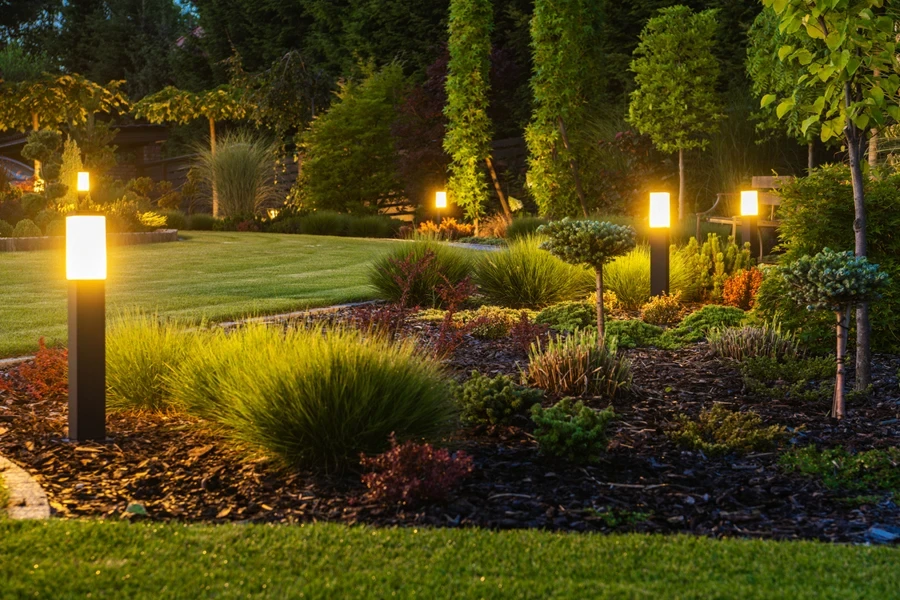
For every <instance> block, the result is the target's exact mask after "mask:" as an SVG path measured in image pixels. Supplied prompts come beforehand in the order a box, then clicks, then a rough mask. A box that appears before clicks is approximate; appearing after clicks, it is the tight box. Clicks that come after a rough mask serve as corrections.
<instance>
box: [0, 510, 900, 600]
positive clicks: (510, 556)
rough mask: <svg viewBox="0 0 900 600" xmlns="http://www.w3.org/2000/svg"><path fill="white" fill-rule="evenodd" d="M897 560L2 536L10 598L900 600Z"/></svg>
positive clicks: (195, 530)
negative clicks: (731, 599) (714, 599)
mask: <svg viewBox="0 0 900 600" xmlns="http://www.w3.org/2000/svg"><path fill="white" fill-rule="evenodd" d="M898 565H900V550H897V549H889V548H864V547H852V546H840V545H825V544H817V543H809V542H802V543H773V542H755V541H715V540H710V539H706V538H690V537H683V536H680V537H659V536H653V537H648V536H641V535H626V536H620V535H617V536H602V535H565V534H552V533H546V532H537V531H515V532H490V531H485V530H455V531H454V530H429V529H419V530H415V529H372V528H367V527H352V528H349V527H346V526H342V525H329V524H318V525H307V526H304V527H300V526H261V525H223V526H197V525H193V526H185V525H178V524H166V525H161V524H129V523H103V522H95V521H57V520H51V521H45V522H28V523H23V522H15V523H13V522H9V521H6V522H2V523H0V581H3V582H5V583H4V584H3V585H2V586H0V597H2V598H28V597H40V598H85V597H91V598H153V599H161V598H248V597H250V598H256V597H265V598H389V597H397V598H411V597H417V598H579V599H580V598H793V599H797V598H819V599H823V598H840V599H841V600H849V599H851V598H896V597H897V591H898V590H900V568H898Z"/></svg>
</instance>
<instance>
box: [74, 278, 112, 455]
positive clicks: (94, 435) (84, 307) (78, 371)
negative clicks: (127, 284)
mask: <svg viewBox="0 0 900 600" xmlns="http://www.w3.org/2000/svg"><path fill="white" fill-rule="evenodd" d="M69 439H70V440H73V441H79V442H80V441H86V440H95V441H103V440H105V439H106V282H105V281H70V282H69Z"/></svg>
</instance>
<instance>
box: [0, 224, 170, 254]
mask: <svg viewBox="0 0 900 600" xmlns="http://www.w3.org/2000/svg"><path fill="white" fill-rule="evenodd" d="M106 240H107V244H108V245H110V246H137V245H140V244H161V243H164V242H177V241H178V230H177V229H160V230H157V231H148V232H142V233H110V234H107V236H106ZM65 245H66V238H65V237H64V236H52V237H50V236H44V237H22V238H0V252H30V251H32V250H55V249H57V248H64V247H65Z"/></svg>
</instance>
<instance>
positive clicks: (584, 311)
mask: <svg viewBox="0 0 900 600" xmlns="http://www.w3.org/2000/svg"><path fill="white" fill-rule="evenodd" d="M535 323H543V324H544V325H549V326H550V327H552V328H553V329H556V330H558V331H575V330H576V329H586V328H588V327H595V326H596V323H597V306H596V305H594V304H592V303H590V302H558V303H556V304H554V305H552V306H548V307H547V308H545V309H544V310H542V311H541V312H539V313H538V316H537V317H536V318H535Z"/></svg>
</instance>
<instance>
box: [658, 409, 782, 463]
mask: <svg viewBox="0 0 900 600" xmlns="http://www.w3.org/2000/svg"><path fill="white" fill-rule="evenodd" d="M676 419H677V421H678V426H677V428H676V429H674V430H672V431H671V432H669V437H671V438H672V440H673V441H675V443H677V444H678V445H679V446H683V447H685V448H689V449H691V450H701V451H702V452H704V453H705V454H708V455H710V456H721V455H723V454H729V453H732V452H734V453H738V454H742V453H745V452H752V451H767V450H772V449H774V448H776V447H777V446H778V442H779V441H781V440H783V439H785V438H786V437H787V431H786V430H785V428H784V427H783V426H781V425H772V426H770V427H763V426H762V419H761V418H760V416H759V415H758V414H756V413H754V412H733V411H730V410H728V409H727V408H725V407H724V406H722V405H721V404H716V405H715V406H713V407H712V408H711V409H709V410H704V411H702V412H701V413H700V416H699V417H698V418H697V420H696V421H692V420H690V419H689V418H688V417H687V416H686V415H678V416H677V417H676Z"/></svg>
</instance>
